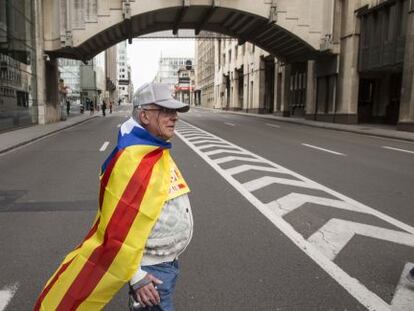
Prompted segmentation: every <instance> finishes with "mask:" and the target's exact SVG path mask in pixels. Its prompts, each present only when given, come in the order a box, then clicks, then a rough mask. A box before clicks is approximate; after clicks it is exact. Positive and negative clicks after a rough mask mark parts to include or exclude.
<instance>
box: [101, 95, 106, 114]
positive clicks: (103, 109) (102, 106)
mask: <svg viewBox="0 0 414 311" xmlns="http://www.w3.org/2000/svg"><path fill="white" fill-rule="evenodd" d="M101 108H102V116H104V117H105V116H106V99H104V100H103V101H102V105H101Z"/></svg>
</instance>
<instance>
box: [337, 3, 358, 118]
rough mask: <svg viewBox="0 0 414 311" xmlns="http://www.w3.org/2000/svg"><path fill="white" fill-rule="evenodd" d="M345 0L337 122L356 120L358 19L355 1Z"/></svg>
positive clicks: (338, 82)
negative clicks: (346, 0)
mask: <svg viewBox="0 0 414 311" xmlns="http://www.w3.org/2000/svg"><path fill="white" fill-rule="evenodd" d="M357 2H358V1H354V2H349V1H348V2H347V4H346V5H345V4H344V5H343V7H342V10H344V11H345V12H343V13H344V14H343V16H344V17H345V20H344V21H342V24H343V27H342V28H341V45H340V56H339V74H338V81H337V102H336V113H335V114H336V115H335V120H336V122H338V123H357V122H358V90H359V74H358V54H359V20H358V18H357V17H356V16H355V10H356V9H357V8H358V7H357V6H358V5H357V4H358V3H359V2H358V3H357Z"/></svg>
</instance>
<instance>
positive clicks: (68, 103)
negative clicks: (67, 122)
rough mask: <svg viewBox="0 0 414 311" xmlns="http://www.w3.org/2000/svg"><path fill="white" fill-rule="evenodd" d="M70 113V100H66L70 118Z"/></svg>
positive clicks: (67, 112)
mask: <svg viewBox="0 0 414 311" xmlns="http://www.w3.org/2000/svg"><path fill="white" fill-rule="evenodd" d="M69 112H70V100H69V99H67V100H66V114H67V115H68V116H69Z"/></svg>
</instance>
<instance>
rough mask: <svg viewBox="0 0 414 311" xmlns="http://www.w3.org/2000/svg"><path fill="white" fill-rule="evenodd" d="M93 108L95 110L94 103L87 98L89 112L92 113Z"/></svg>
mask: <svg viewBox="0 0 414 311" xmlns="http://www.w3.org/2000/svg"><path fill="white" fill-rule="evenodd" d="M94 110H95V107H94V103H93V101H92V100H89V114H90V115H93V113H94Z"/></svg>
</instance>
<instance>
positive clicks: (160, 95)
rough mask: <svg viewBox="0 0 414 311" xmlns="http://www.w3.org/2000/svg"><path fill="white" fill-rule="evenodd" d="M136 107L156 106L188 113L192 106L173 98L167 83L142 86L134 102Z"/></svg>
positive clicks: (136, 93) (135, 95)
mask: <svg viewBox="0 0 414 311" xmlns="http://www.w3.org/2000/svg"><path fill="white" fill-rule="evenodd" d="M132 103H133V105H134V107H141V106H144V105H149V104H155V105H158V106H161V107H165V108H169V109H175V110H177V111H178V112H187V111H188V110H190V106H189V105H187V104H185V103H183V102H180V101H178V100H175V99H174V98H173V97H172V96H171V92H170V89H169V86H168V84H165V83H154V82H152V83H147V84H144V85H143V86H141V87H140V88H139V89H138V90H137V91H136V92H135V94H134V99H133V100H132Z"/></svg>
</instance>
